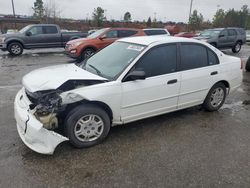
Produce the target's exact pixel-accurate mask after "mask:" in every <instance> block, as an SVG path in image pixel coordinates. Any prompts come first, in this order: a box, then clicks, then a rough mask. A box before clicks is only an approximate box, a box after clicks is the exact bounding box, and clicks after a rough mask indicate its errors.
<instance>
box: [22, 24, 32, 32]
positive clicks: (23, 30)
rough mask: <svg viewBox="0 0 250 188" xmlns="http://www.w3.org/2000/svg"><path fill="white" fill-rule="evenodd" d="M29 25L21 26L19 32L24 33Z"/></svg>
mask: <svg viewBox="0 0 250 188" xmlns="http://www.w3.org/2000/svg"><path fill="white" fill-rule="evenodd" d="M30 27H31V26H30V25H27V26H26V27H24V28H22V29H21V30H20V31H19V32H20V33H25V32H26V31H27V30H28V29H29V28H30Z"/></svg>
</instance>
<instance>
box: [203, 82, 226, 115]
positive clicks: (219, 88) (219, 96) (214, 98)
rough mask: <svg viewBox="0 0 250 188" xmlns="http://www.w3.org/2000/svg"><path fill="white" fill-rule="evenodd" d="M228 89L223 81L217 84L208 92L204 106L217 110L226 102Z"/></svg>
mask: <svg viewBox="0 0 250 188" xmlns="http://www.w3.org/2000/svg"><path fill="white" fill-rule="evenodd" d="M226 93H227V89H226V87H225V85H224V84H223V83H217V84H215V85H214V86H213V87H212V88H211V89H210V91H209V92H208V94H207V97H206V99H205V101H204V103H203V107H204V108H205V109H206V110H207V111H210V112H213V111H217V110H219V109H220V107H221V106H222V105H223V104H224V102H225V99H226Z"/></svg>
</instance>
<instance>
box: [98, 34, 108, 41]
mask: <svg viewBox="0 0 250 188" xmlns="http://www.w3.org/2000/svg"><path fill="white" fill-rule="evenodd" d="M106 38H107V36H106V35H103V36H101V37H99V39H100V40H103V39H106Z"/></svg>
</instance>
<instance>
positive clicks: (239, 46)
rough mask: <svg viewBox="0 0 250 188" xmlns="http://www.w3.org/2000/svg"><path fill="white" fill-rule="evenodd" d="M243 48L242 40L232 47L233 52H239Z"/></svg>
mask: <svg viewBox="0 0 250 188" xmlns="http://www.w3.org/2000/svg"><path fill="white" fill-rule="evenodd" d="M240 50H241V42H239V41H238V42H236V44H235V45H234V47H233V48H232V52H233V53H238V52H239V51H240Z"/></svg>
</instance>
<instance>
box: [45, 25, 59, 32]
mask: <svg viewBox="0 0 250 188" xmlns="http://www.w3.org/2000/svg"><path fill="white" fill-rule="evenodd" d="M44 29H45V33H46V34H56V33H58V31H57V28H56V27H55V26H45V27H44Z"/></svg>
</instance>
